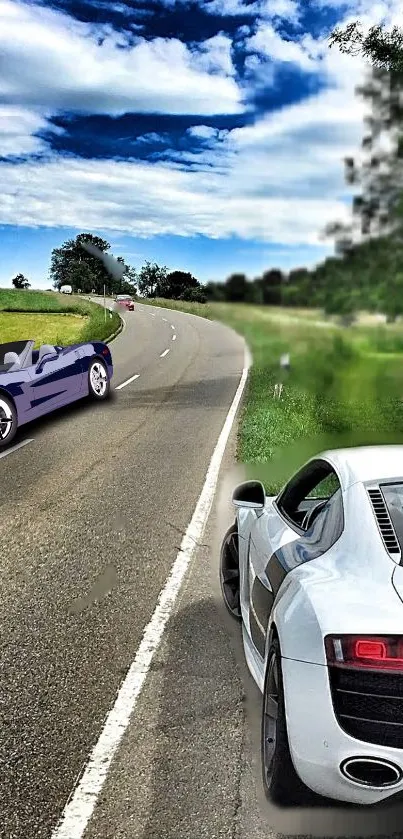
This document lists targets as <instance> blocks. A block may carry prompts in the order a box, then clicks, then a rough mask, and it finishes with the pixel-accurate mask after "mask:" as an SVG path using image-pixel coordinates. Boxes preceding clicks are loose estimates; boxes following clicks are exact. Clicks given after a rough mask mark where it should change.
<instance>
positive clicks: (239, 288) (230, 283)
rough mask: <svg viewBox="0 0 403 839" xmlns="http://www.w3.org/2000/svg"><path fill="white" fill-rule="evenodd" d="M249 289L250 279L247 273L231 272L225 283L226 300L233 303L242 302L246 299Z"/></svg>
mask: <svg viewBox="0 0 403 839" xmlns="http://www.w3.org/2000/svg"><path fill="white" fill-rule="evenodd" d="M247 291H248V280H247V279H246V277H245V274H231V276H230V277H228V280H227V281H226V283H225V297H226V300H228V301H230V302H233V303H241V302H242V301H244V300H245V297H246V294H247Z"/></svg>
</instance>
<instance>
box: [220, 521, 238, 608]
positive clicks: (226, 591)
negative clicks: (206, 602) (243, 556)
mask: <svg viewBox="0 0 403 839" xmlns="http://www.w3.org/2000/svg"><path fill="white" fill-rule="evenodd" d="M220 583H221V593H222V596H223V600H224V603H225V605H226V607H227V609H228V611H229V613H230V615H231V616H232V617H233V618H235V620H237V621H240V620H241V618H242V615H241V601H240V587H239V585H240V577H239V537H238V527H237V524H236V522H235V523H234V524H233V525H231V527H230V528H229V529H228V530H227V532H226V534H225V536H224V539H223V541H222V545H221V552H220Z"/></svg>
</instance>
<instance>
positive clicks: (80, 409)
mask: <svg viewBox="0 0 403 839" xmlns="http://www.w3.org/2000/svg"><path fill="white" fill-rule="evenodd" d="M116 401H117V397H116V394H115V392H114V391H113V392H111V395H110V397H109V399H108V400H107V401H106V402H101V403H96V402H94V401H93V400H92V399H91V398H90V397H89V396H84V397H83V398H82V399H77V401H76V402H71V403H70V404H69V405H64V407H62V408H55V410H54V411H51V412H49V413H48V414H44V416H42V417H38V418H37V419H34V420H32V421H31V422H28V423H26V424H25V425H21V426H20V427H19V428H18V430H17V434H16V436H15V438H14V441H13V445H17V444H18V443H20V442H21V441H22V440H24V439H26V438H27V437H31V436H32V435H33V434H38V433H42V432H44V431H45V430H46V429H47V428H49V427H51V426H54V425H57V424H61V425H63V424H64V423H66V422H68V421H71V420H74V419H76V418H77V419H80V418H81V417H85V416H87V415H88V414H90V413H93V412H94V409H95V410H96V409H98V410H99V408H100V407H101V406H102V407H103V408H106V407H108V406H110V407H111V408H112V407H114V405H115V403H116Z"/></svg>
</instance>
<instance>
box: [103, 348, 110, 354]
mask: <svg viewBox="0 0 403 839" xmlns="http://www.w3.org/2000/svg"><path fill="white" fill-rule="evenodd" d="M102 355H109V350H108V347H104V349H103V350H102Z"/></svg>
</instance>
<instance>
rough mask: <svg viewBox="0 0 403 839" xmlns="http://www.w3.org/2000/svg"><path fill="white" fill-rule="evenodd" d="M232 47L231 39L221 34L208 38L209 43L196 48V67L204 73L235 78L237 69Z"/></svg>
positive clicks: (206, 42) (194, 52)
mask: <svg viewBox="0 0 403 839" xmlns="http://www.w3.org/2000/svg"><path fill="white" fill-rule="evenodd" d="M231 47H232V41H231V38H229V37H228V35H225V34H224V33H223V32H219V33H218V35H214V37H213V38H208V40H207V41H204V42H203V43H202V44H198V45H197V47H196V48H194V50H193V63H194V67H195V68H196V69H197V70H199V71H200V72H202V73H209V74H212V73H214V74H217V73H218V74H225V75H226V76H234V75H235V67H234V65H233V63H232V58H231Z"/></svg>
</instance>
